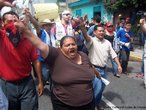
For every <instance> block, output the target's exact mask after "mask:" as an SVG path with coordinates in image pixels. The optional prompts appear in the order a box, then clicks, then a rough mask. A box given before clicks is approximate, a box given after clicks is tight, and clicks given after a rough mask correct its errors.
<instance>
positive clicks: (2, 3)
mask: <svg viewBox="0 0 146 110" xmlns="http://www.w3.org/2000/svg"><path fill="white" fill-rule="evenodd" d="M3 6H10V7H11V6H12V3H11V2H10V1H8V0H7V1H6V0H0V8H2V7H3Z"/></svg>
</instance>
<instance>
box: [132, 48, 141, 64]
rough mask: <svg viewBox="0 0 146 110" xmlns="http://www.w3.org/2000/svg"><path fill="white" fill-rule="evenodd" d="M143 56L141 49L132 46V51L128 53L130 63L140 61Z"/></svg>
mask: <svg viewBox="0 0 146 110" xmlns="http://www.w3.org/2000/svg"><path fill="white" fill-rule="evenodd" d="M142 55H143V47H142V48H139V47H138V46H134V51H131V52H130V61H141V60H142Z"/></svg>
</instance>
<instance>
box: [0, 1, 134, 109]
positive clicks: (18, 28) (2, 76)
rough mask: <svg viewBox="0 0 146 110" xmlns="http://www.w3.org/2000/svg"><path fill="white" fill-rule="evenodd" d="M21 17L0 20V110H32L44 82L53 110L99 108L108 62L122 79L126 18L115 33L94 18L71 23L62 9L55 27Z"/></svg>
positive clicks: (3, 3) (50, 22)
mask: <svg viewBox="0 0 146 110" xmlns="http://www.w3.org/2000/svg"><path fill="white" fill-rule="evenodd" d="M4 6H10V7H13V5H12V3H11V2H9V1H5V0H0V7H1V8H2V7H4ZM24 15H25V18H23V19H22V18H20V16H19V15H18V14H17V13H15V12H13V11H12V10H10V11H8V12H5V13H4V14H3V15H2V17H1V18H2V19H1V26H0V27H1V29H0V46H1V48H0V63H1V64H3V65H1V68H0V109H1V110H38V96H41V95H42V94H43V91H44V86H45V85H46V84H47V83H49V84H50V92H51V101H52V105H53V110H95V109H97V110H98V109H100V107H99V105H100V102H101V97H102V94H103V91H104V89H105V83H104V82H103V81H102V78H105V79H106V78H107V76H108V74H107V71H106V67H107V62H108V59H110V60H111V64H112V67H113V75H114V76H115V77H117V78H120V74H121V73H123V74H127V66H128V61H129V55H130V51H131V47H132V43H131V42H132V40H133V38H134V35H133V33H132V32H131V23H130V21H129V19H126V20H123V19H122V20H120V21H119V24H118V25H117V26H116V28H115V25H114V24H113V23H112V22H107V23H106V24H103V23H102V20H101V18H100V16H95V17H93V18H92V21H93V22H92V23H90V24H89V21H88V19H87V15H85V16H84V17H76V18H73V17H72V14H71V12H70V11H68V10H65V11H63V12H62V14H61V20H60V22H54V21H53V20H50V19H49V18H46V19H44V20H43V21H41V22H39V21H37V19H35V18H34V16H32V15H31V13H30V12H29V9H24ZM28 21H29V22H28ZM29 23H32V25H33V26H34V28H35V30H36V33H33V32H32V31H31V29H30V27H29ZM32 67H33V69H34V74H35V76H36V79H37V80H38V85H37V90H36V85H35V82H34V79H33V77H32V73H31V72H32ZM12 91H13V92H12ZM37 91H38V93H37ZM79 97H80V98H79ZM1 101H2V102H1Z"/></svg>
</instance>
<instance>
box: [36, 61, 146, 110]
mask: <svg viewBox="0 0 146 110" xmlns="http://www.w3.org/2000/svg"><path fill="white" fill-rule="evenodd" d="M140 66H141V63H140V62H129V67H128V73H129V74H128V75H125V74H122V75H121V78H116V77H114V76H113V74H112V73H111V66H109V67H108V69H107V71H108V73H109V75H108V80H109V81H110V84H109V85H108V86H107V87H106V89H105V91H104V99H103V101H102V103H101V105H102V106H104V110H146V90H144V88H143V87H144V85H143V80H142V79H139V78H136V77H135V76H136V73H138V72H139V71H140ZM39 105H40V108H39V110H52V105H51V101H50V97H49V92H48V89H45V92H44V95H43V96H41V97H40V98H39ZM110 107H111V108H112V109H111V108H110Z"/></svg>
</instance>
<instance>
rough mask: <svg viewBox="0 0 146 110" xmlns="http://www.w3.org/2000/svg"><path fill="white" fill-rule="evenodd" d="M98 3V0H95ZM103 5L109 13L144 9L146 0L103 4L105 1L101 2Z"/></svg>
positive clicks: (117, 0) (118, 0) (122, 0)
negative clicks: (127, 9)
mask: <svg viewBox="0 0 146 110" xmlns="http://www.w3.org/2000/svg"><path fill="white" fill-rule="evenodd" d="M96 1H98V0H96ZM102 1H103V2H104V3H105V6H106V7H107V9H108V10H110V11H117V10H122V9H125V8H133V9H135V8H137V9H138V8H145V6H146V0H115V2H113V3H112V2H110V1H111V0H109V2H105V0H102Z"/></svg>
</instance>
